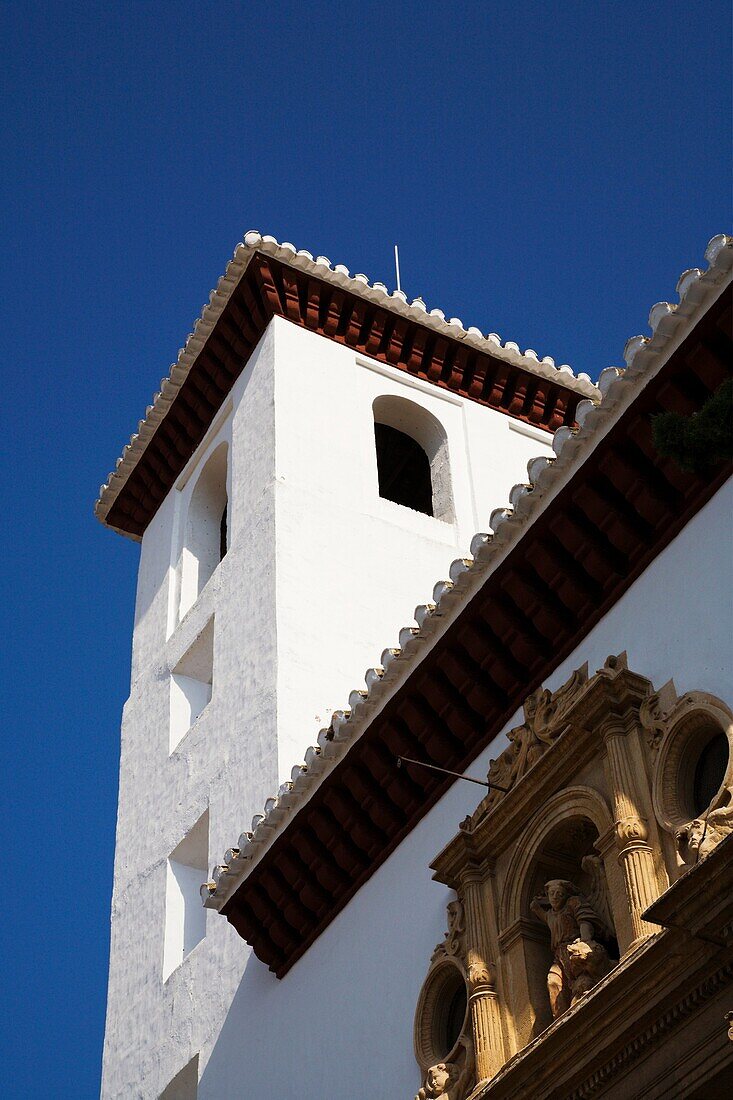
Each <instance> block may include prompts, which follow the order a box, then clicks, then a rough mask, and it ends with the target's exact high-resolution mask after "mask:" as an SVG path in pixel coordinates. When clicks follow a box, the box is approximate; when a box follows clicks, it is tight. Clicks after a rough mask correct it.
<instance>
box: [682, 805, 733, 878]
mask: <svg viewBox="0 0 733 1100" xmlns="http://www.w3.org/2000/svg"><path fill="white" fill-rule="evenodd" d="M731 832H733V787H726V788H725V790H723V791H721V793H720V794H719V795H718V796H717V798H715V799H714V800H713V802H712V804H711V807H710V809H709V810H708V812H707V814H705V815H704V816H703V817H696V818H694V820H692V821H688V822H687V824H686V825H681V826H680V828H679V829H677V831H676V832H675V840H676V841H677V847H678V849H679V853H680V855H681V856H682V859H683V861H684V862H685V863H686V864H687V865H688V866H694V865H695V864H696V863H697V861H698V860H700V859H704V858H705V856H708V855H710V853H711V852H712V850H713V848H715V847H716V846H717V845H718V844H720V842H721V840H723V839H724V837H726V836H728V834H729V833H731Z"/></svg>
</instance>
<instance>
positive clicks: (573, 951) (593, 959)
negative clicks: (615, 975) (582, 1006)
mask: <svg viewBox="0 0 733 1100" xmlns="http://www.w3.org/2000/svg"><path fill="white" fill-rule="evenodd" d="M566 950H567V956H568V966H569V969H570V979H571V981H570V993H571V998H570V1004H571V1005H574V1004H575V1002H576V1001H579V1000H580V998H581V997H582V996H583V994H584V993H587V992H588V990H589V989H592V988H593V986H594V985H595V984H596V982H598V981H600V979H601V978H603V977H605V976H606V974H608V972H609V970H610V969H611V960H610V959H609V957H608V952H607V951H606V949H605V947H603V945H602V944H600V943H586V942H585V940H575V942H574V943H569V944H568V945H567V948H566Z"/></svg>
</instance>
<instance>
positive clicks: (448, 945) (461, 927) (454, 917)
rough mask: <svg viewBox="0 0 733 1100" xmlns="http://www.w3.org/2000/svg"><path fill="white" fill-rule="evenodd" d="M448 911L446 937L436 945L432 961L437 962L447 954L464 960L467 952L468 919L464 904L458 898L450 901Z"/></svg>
mask: <svg viewBox="0 0 733 1100" xmlns="http://www.w3.org/2000/svg"><path fill="white" fill-rule="evenodd" d="M447 913H448V931H447V932H446V934H445V938H444V939H443V940H442V941H441V942H440V943H439V944H438V945H437V946H436V948H435V950H434V951H433V953H432V955H431V956H430V961H431V962H435V961H436V959H439V958H441V957H443V956H446V955H447V956H449V957H451V958H455V959H461V960H463V958H464V957H465V954H466V944H465V932H466V920H465V917H464V914H463V905H462V904H461V902H460V901H459V899H458V898H456V899H455V900H453V901H449V902H448V906H447Z"/></svg>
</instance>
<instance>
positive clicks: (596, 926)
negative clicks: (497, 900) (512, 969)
mask: <svg viewBox="0 0 733 1100" xmlns="http://www.w3.org/2000/svg"><path fill="white" fill-rule="evenodd" d="M545 890H546V893H545V894H540V895H538V896H537V897H536V898H534V899H533V901H532V902H531V904H530V909H531V910H532V912H533V913H534V914H535V916H537V917H539V918H540V920H542V921H544V923H545V924H546V925H547V927H548V928H549V929H550V938H551V943H552V952H553V955H554V959H553V963H552V966H551V967H550V969H549V971H548V973H547V992H548V995H549V998H550V1008H551V1009H552V1015H553V1017H555V1018H557V1017H558V1016H560V1015H561V1014H562V1013H563V1012H564V1011H565V1010H566V1009H567V1008H569V1007H570V1004H571V1002H572V997H573V980H574V976H573V973H572V969H571V965H570V954H569V952H568V947H569V945H570V944H577V943H578V941H582V942H583V943H586V944H588V946H589V947H591V948H592V949H593V950H594V954H593V956H592V958H593V960H594V962H593V967H594V969H595V970H598V969H599V967H600V964H601V959H602V957H604V956H605V960H606V961H607V962H608V967H607V969H610V966H611V964H610V960H609V959H608V952H607V951H606V949H605V947H604V946H603V945H602V944H600V943H597V941H596V935H598V936H599V937H601V938H603V937H604V936H605V935H607V929H606V925H605V922H604V920H603V918H602V917H601V916H600V915H599V914H598V913H597V912H596V911H595V909H593V907H592V906H591V904H590V902H589V901H588V900H587V899H586V898H585V897H583V895H582V894H581V893H580V891H579V890H578V888H577V886H575V884H574V883H572V882H568V881H567V879H557V878H553V879H550V881H549V882H546V883H545ZM595 949H597V952H596V950H595ZM581 954H582V953H580V952H579V953H577V958H578V960H579V959H580V956H581ZM575 977H576V978H577V977H579V975H576V976H575ZM596 980H597V979H596ZM592 984H594V983H593V982H591V984H590V985H588V989H590V988H591V985H592ZM578 995H580V994H578Z"/></svg>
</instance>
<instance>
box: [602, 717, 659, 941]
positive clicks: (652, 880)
mask: <svg viewBox="0 0 733 1100" xmlns="http://www.w3.org/2000/svg"><path fill="white" fill-rule="evenodd" d="M603 734H604V741H605V745H606V766H607V772H608V779H609V784H610V787H611V792H612V795H613V804H614V830H615V836H616V847H617V848H618V853H619V855H618V860H619V864H620V865H621V867H622V869H623V872H624V880H625V883H626V894H627V900H628V904H629V908H630V913H631V927H632V936H633V938H632V942H631V944H630V945H629V951H631V950H632V949H633V948H634V947H636V945H637V944H638V943H640V942H641V941H642V940H644V939H646V937H647V936H650V935H651V934H652V933H653V932H656V931H658V929H657V928H656V926H655V925H653V924H648V923H647V922H646V921H644V920H642V917H641V914H642V913H643V912H644V910H645V909H647V908H648V907H649V906H650V905H651V904H652V902H653V901H656V899H657V896H658V893H659V891H658V887H657V874H656V868H655V863H654V853H653V851H652V848H651V846H650V845H649V843H648V840H649V827H648V822H647V820H646V818H645V817H644V816H643V815H642V813H641V807H642V805H643V803H642V799H641V794H640V791H639V789H638V786H637V780H636V768H637V765H638V764H640V763H641V762H640V761H636V760H635V759H634V753H633V747H632V744H631V742H630V740H629V732H628V731H627V729H626V728H625V726H624V725H623V723H622V722H621V720H620V719H616V720H614V721H613V722H611V723H609V724H608V725H607V727H606V728H605V729H604V731H603ZM641 766H642V767H643V764H641Z"/></svg>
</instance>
